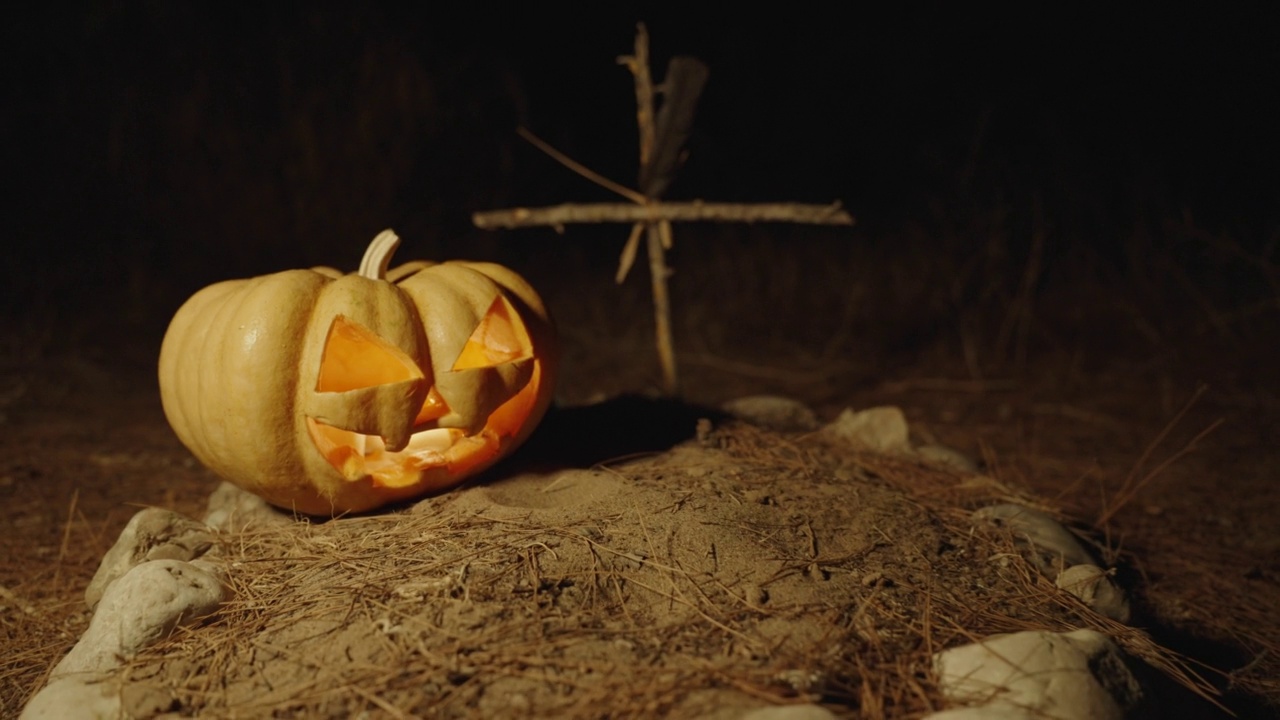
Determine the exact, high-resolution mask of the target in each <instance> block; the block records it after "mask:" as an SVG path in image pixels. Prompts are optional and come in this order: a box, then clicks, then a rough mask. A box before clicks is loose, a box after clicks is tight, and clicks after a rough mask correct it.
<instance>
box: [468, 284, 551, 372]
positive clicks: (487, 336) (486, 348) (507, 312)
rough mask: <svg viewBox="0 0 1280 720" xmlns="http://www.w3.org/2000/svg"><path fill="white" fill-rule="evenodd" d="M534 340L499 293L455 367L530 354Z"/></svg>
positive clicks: (487, 364)
mask: <svg viewBox="0 0 1280 720" xmlns="http://www.w3.org/2000/svg"><path fill="white" fill-rule="evenodd" d="M532 354H533V343H532V342H531V341H530V340H529V334H528V333H527V332H526V331H525V329H524V325H522V324H521V323H520V320H519V318H517V317H516V315H515V310H514V309H513V308H512V307H511V303H509V302H507V299H506V298H504V297H502V296H501V295H499V296H498V297H496V298H494V299H493V304H491V305H490V306H489V310H488V311H487V312H486V313H485V315H484V318H483V319H482V320H480V324H479V325H477V326H476V329H475V331H474V332H472V333H471V337H469V338H467V344H466V345H465V346H463V348H462V352H461V353H460V354H459V355H458V359H457V360H455V361H454V363H453V369H454V370H471V369H473V368H486V367H495V366H497V365H502V364H503V363H509V362H512V361H515V360H520V359H523V358H527V357H530V356H531V355H532Z"/></svg>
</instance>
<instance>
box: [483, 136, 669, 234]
mask: <svg viewBox="0 0 1280 720" xmlns="http://www.w3.org/2000/svg"><path fill="white" fill-rule="evenodd" d="M516 134H517V135H519V136H520V137H522V138H524V139H525V140H527V141H529V144H530V145H533V146H534V147H536V148H538V149H539V150H541V151H542V152H544V153H546V154H547V155H549V156H551V159H552V160H555V161H556V162H558V163H560V164H561V165H563V166H565V167H567V168H569V169H570V170H572V171H574V172H576V173H578V174H579V175H581V176H582V177H584V178H586V179H588V180H590V181H591V182H593V183H595V184H597V185H599V186H600V187H602V188H604V189H606V190H612V191H613V192H615V193H617V194H619V195H621V196H622V197H624V198H626V199H628V200H630V201H632V202H636V203H640V204H641V205H643V204H645V203H646V202H647V199H646V198H645V196H644V195H641V194H640V193H639V192H637V191H635V190H632V189H631V188H629V187H626V186H625V185H620V184H618V183H616V182H614V181H612V180H610V179H609V178H607V177H605V176H603V175H601V174H600V173H598V172H596V171H595V170H592V169H591V168H589V167H587V166H585V165H583V164H582V163H580V162H578V161H577V160H574V159H573V158H571V157H569V156H568V155H565V154H564V153H562V152H560V151H559V150H557V149H555V148H554V147H552V146H551V144H550V143H548V142H547V141H545V140H543V139H542V138H540V137H538V136H537V135H534V134H533V132H531V131H530V130H529V129H528V128H525V127H518V128H516ZM520 210H521V208H516V209H515V210H500V211H498V213H503V212H513V213H515V212H520ZM490 214H493V213H476V214H475V215H474V216H473V219H474V218H477V217H479V216H481V215H490ZM474 222H475V224H476V227H478V228H481V229H489V228H487V227H486V226H484V225H481V224H480V221H479V220H474ZM570 222H574V221H572V220H571V221H570ZM579 222H581V221H579ZM547 224H555V223H547ZM497 227H503V226H497ZM507 227H518V226H515V225H511V226H507Z"/></svg>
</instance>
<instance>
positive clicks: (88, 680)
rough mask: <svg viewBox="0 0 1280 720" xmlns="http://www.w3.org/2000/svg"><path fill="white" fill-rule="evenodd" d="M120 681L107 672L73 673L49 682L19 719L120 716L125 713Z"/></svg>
mask: <svg viewBox="0 0 1280 720" xmlns="http://www.w3.org/2000/svg"><path fill="white" fill-rule="evenodd" d="M121 705H122V702H121V699H120V683H119V681H117V680H115V679H112V678H110V677H108V676H107V674H106V673H72V674H70V675H63V676H62V677H59V678H56V679H54V680H52V681H50V682H49V684H48V685H45V686H44V688H43V689H42V690H40V692H39V693H37V694H36V696H35V697H33V698H31V702H29V703H27V706H26V707H25V708H23V709H22V714H21V715H19V716H18V720H116V719H117V718H120V717H124V711H123V709H122V707H121Z"/></svg>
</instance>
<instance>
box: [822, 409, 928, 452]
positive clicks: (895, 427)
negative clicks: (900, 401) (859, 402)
mask: <svg viewBox="0 0 1280 720" xmlns="http://www.w3.org/2000/svg"><path fill="white" fill-rule="evenodd" d="M821 432H822V434H823V435H826V436H827V437H829V438H831V439H833V440H836V441H839V442H842V443H845V444H847V445H851V446H853V447H855V448H858V449H862V450H872V451H876V452H886V453H908V452H911V443H910V442H909V438H908V432H907V417H906V416H905V415H903V414H902V409H901V408H898V407H894V406H892V405H886V406H884V407H875V408H870V409H867V410H862V411H858V412H855V411H854V410H853V409H851V408H845V409H844V412H842V413H840V416H839V417H837V418H836V419H835V420H832V421H831V422H830V423H827V425H826V426H824V427H823V428H822V431H821Z"/></svg>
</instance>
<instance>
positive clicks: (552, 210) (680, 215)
mask: <svg viewBox="0 0 1280 720" xmlns="http://www.w3.org/2000/svg"><path fill="white" fill-rule="evenodd" d="M658 220H667V221H669V222H743V223H757V222H785V223H801V224H805V225H852V224H853V217H852V216H851V215H849V213H848V211H846V210H844V209H843V208H841V207H840V203H839V202H834V203H831V204H829V205H818V204H810V203H789V202H781V203H716V202H703V201H701V200H692V201H689V202H646V203H645V204H640V205H631V204H628V203H582V204H579V203H565V204H563V205H551V206H548V207H540V208H523V207H521V208H508V209H506V210H486V211H484V212H478V213H475V214H474V215H472V216H471V222H473V223H475V226H476V227H478V228H480V229H481V230H497V229H515V228H524V227H536V226H545V225H550V226H553V227H555V226H560V225H571V224H587V223H622V222H625V223H637V222H655V221H658Z"/></svg>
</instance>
